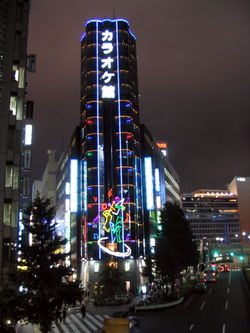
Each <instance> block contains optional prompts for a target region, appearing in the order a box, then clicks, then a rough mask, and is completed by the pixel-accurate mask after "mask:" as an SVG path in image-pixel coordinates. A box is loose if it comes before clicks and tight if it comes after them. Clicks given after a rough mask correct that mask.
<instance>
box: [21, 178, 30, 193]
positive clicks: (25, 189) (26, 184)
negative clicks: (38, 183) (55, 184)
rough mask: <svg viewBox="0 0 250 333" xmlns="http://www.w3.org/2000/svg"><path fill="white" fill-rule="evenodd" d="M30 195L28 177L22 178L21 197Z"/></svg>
mask: <svg viewBox="0 0 250 333" xmlns="http://www.w3.org/2000/svg"><path fill="white" fill-rule="evenodd" d="M29 194H30V177H29V176H24V177H23V195H29Z"/></svg>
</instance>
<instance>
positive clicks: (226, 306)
mask: <svg viewBox="0 0 250 333" xmlns="http://www.w3.org/2000/svg"><path fill="white" fill-rule="evenodd" d="M227 308H228V301H226V305H225V309H226V310H227Z"/></svg>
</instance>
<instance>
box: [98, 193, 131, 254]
mask: <svg viewBox="0 0 250 333" xmlns="http://www.w3.org/2000/svg"><path fill="white" fill-rule="evenodd" d="M125 208H126V207H125V206H124V199H120V198H119V197H115V200H114V201H113V202H112V203H109V204H106V203H104V204H102V210H103V211H102V216H103V217H104V223H103V229H104V230H105V231H106V233H109V235H110V236H109V237H102V238H100V239H99V240H98V241H97V243H98V245H99V246H100V248H101V249H102V250H103V251H104V252H106V253H109V254H111V255H114V256H118V257H126V256H129V255H130V254H131V249H130V248H129V247H128V246H127V245H126V244H124V249H126V252H117V251H112V250H110V249H108V248H106V247H105V246H104V245H102V244H101V242H102V241H103V240H107V239H109V238H110V241H111V243H115V242H116V243H118V244H121V243H123V242H124V239H123V235H122V223H123V217H122V212H123V211H124V210H125ZM126 218H127V222H128V219H129V216H128V215H127V214H126ZM124 222H125V221H124ZM126 240H128V239H127V238H126Z"/></svg>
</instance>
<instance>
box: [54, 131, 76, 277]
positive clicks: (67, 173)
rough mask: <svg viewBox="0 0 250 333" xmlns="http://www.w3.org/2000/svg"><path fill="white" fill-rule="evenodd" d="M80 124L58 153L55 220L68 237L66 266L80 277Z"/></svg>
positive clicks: (62, 234) (59, 228)
mask: <svg viewBox="0 0 250 333" xmlns="http://www.w3.org/2000/svg"><path fill="white" fill-rule="evenodd" d="M80 161H81V160H80V127H79V126H77V127H76V128H75V131H74V133H73V135H72V137H71V140H70V145H69V148H68V149H67V150H66V151H65V152H64V153H62V154H61V156H60V158H59V161H58V167H57V172H56V179H57V182H56V183H57V186H56V222H57V230H58V233H59V234H60V235H61V236H62V237H64V238H67V240H68V242H67V244H66V246H65V251H66V252H70V253H71V255H70V257H69V258H67V260H66V265H69V266H71V267H72V268H73V269H74V270H75V271H76V274H78V276H77V277H78V278H80V271H81V255H82V253H81V249H82V248H81V241H82V237H81V235H82V229H81V212H80Z"/></svg>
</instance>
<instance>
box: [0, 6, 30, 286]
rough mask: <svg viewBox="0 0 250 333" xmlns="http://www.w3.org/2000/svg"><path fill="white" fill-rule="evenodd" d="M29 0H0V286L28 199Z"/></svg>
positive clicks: (11, 259) (5, 277) (13, 252)
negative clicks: (27, 91)
mask: <svg viewBox="0 0 250 333" xmlns="http://www.w3.org/2000/svg"><path fill="white" fill-rule="evenodd" d="M29 9H30V2H29V1H28V0H5V1H1V2H0V286H2V285H4V284H5V283H7V281H8V279H9V278H8V273H9V271H10V269H11V268H12V266H13V265H14V264H15V260H16V250H17V248H18V241H19V240H20V239H21V236H22V224H21V219H22V212H23V209H24V208H25V207H26V206H27V205H28V203H29V202H30V167H31V143H32V117H33V102H32V101H26V100H25V93H26V70H27V60H28V59H29V57H28V55H27V36H28V19H29Z"/></svg>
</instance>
